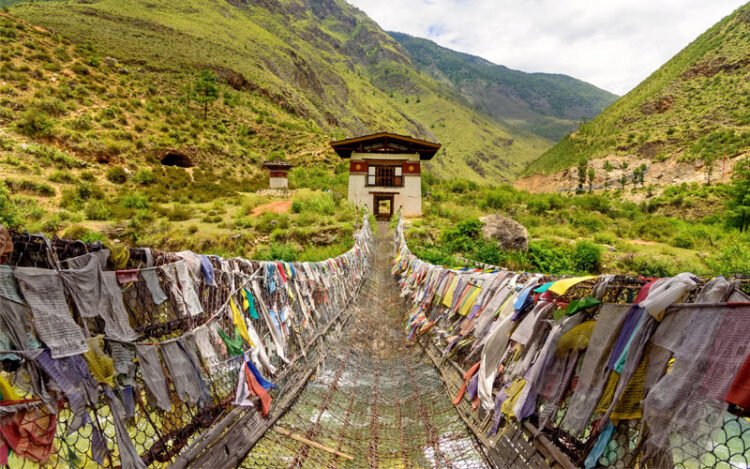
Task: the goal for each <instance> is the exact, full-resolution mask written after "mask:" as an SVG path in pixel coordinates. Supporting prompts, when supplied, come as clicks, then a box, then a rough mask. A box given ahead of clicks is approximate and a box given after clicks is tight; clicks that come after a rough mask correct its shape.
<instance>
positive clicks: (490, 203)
mask: <svg viewBox="0 0 750 469" xmlns="http://www.w3.org/2000/svg"><path fill="white" fill-rule="evenodd" d="M517 199H518V197H517V195H516V193H515V191H514V190H513V189H512V188H501V189H496V190H493V191H490V192H488V193H487V195H486V196H485V202H486V203H487V207H489V208H492V209H495V210H506V209H508V208H509V207H510V206H511V205H513V203H515V202H516V200H517Z"/></svg>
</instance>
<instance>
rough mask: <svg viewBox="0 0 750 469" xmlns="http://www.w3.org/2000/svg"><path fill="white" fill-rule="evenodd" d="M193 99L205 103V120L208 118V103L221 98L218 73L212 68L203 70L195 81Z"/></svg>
mask: <svg viewBox="0 0 750 469" xmlns="http://www.w3.org/2000/svg"><path fill="white" fill-rule="evenodd" d="M193 99H195V101H196V102H198V103H199V104H201V103H202V104H203V120H206V119H207V118H208V105H209V104H210V103H212V102H213V101H216V100H217V99H219V85H218V84H217V83H216V74H215V73H214V72H213V71H211V70H201V71H200V72H198V75H197V76H196V77H195V81H194V82H193Z"/></svg>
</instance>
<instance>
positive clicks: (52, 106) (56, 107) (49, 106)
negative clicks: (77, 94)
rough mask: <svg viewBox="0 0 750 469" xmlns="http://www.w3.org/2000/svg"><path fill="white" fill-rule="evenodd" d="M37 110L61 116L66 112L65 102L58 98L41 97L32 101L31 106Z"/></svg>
mask: <svg viewBox="0 0 750 469" xmlns="http://www.w3.org/2000/svg"><path fill="white" fill-rule="evenodd" d="M33 107H34V108H35V109H37V110H38V111H41V112H44V113H47V114H50V115H52V116H61V115H63V114H65V113H66V112H68V109H67V108H66V107H65V103H64V102H62V101H60V100H59V99H43V100H41V101H38V102H36V103H34V106H33Z"/></svg>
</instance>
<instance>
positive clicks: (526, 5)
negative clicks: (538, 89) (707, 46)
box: [348, 0, 744, 94]
mask: <svg viewBox="0 0 750 469" xmlns="http://www.w3.org/2000/svg"><path fill="white" fill-rule="evenodd" d="M348 1H349V2H350V3H351V4H353V5H355V6H357V7H358V8H360V9H361V10H363V11H364V12H365V13H367V14H368V15H369V16H370V17H371V18H373V19H374V20H375V21H376V22H378V24H380V26H381V27H383V29H386V30H389V31H398V32H404V33H407V34H411V35H413V36H418V37H424V38H428V39H431V40H433V41H435V42H437V43H438V44H440V45H442V46H444V47H448V48H451V49H455V50H458V51H461V52H467V53H470V54H474V55H478V56H481V57H484V58H485V59H487V60H490V61H492V62H494V63H497V64H501V65H505V66H507V67H510V68H515V69H519V70H523V71H526V72H548V73H564V74H566V75H571V76H573V77H576V78H579V79H582V80H585V81H588V82H590V83H593V84H594V85H596V86H599V87H601V88H604V89H606V90H609V91H612V92H614V93H617V94H624V93H626V92H627V91H629V90H630V89H631V88H633V87H634V86H635V85H637V84H638V83H639V82H640V81H641V80H643V79H644V78H646V77H647V76H648V75H649V74H650V73H651V72H653V71H654V70H656V69H657V68H658V67H659V66H661V65H662V64H663V63H664V62H666V61H667V60H669V58H670V57H672V56H673V55H674V54H676V53H677V52H679V51H680V50H681V49H682V48H683V47H685V46H686V45H687V44H689V43H690V41H692V40H693V39H695V38H696V37H698V36H699V35H700V34H701V33H703V32H704V31H705V30H706V29H708V28H709V27H711V26H712V25H713V24H714V23H716V22H717V21H719V20H720V19H721V18H723V17H724V16H726V15H728V14H730V13H731V12H732V11H734V10H735V9H736V8H738V7H739V6H741V5H742V4H743V3H744V2H743V1H742V0H598V1H597V0H348Z"/></svg>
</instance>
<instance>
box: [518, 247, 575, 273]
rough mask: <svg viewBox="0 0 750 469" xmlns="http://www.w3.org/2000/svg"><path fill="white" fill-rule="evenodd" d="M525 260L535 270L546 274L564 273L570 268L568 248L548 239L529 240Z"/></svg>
mask: <svg viewBox="0 0 750 469" xmlns="http://www.w3.org/2000/svg"><path fill="white" fill-rule="evenodd" d="M527 261H528V262H529V263H530V264H531V266H533V267H534V268H535V269H536V270H537V271H539V272H544V273H548V274H564V273H569V272H570V271H571V270H572V269H571V252H570V248H567V247H563V246H559V247H558V246H555V245H554V244H552V242H550V241H548V240H541V241H532V242H530V243H529V252H528V255H527Z"/></svg>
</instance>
